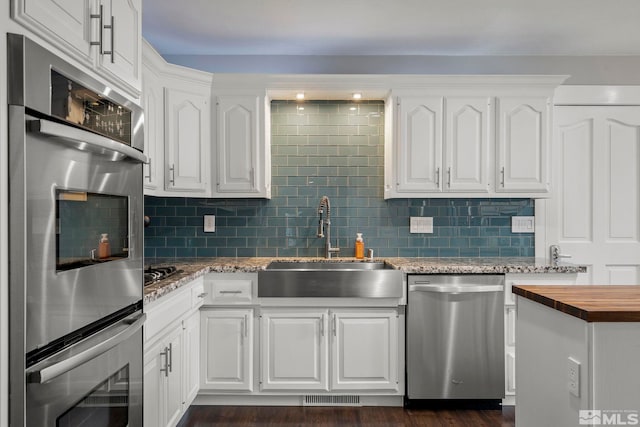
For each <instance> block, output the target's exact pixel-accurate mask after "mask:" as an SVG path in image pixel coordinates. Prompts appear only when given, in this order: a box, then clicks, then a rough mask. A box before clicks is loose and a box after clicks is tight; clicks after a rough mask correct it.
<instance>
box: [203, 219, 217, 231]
mask: <svg viewBox="0 0 640 427" xmlns="http://www.w3.org/2000/svg"><path fill="white" fill-rule="evenodd" d="M215 231H216V216H215V215H204V232H205V233H215Z"/></svg>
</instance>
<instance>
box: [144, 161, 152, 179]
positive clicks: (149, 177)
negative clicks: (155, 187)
mask: <svg viewBox="0 0 640 427" xmlns="http://www.w3.org/2000/svg"><path fill="white" fill-rule="evenodd" d="M147 165H148V166H149V175H145V178H146V179H148V180H149V182H151V157H149V161H148V162H147Z"/></svg>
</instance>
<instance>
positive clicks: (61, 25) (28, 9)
mask: <svg viewBox="0 0 640 427" xmlns="http://www.w3.org/2000/svg"><path fill="white" fill-rule="evenodd" d="M11 3H12V7H11V16H12V18H13V19H14V20H16V21H17V22H19V23H21V24H22V25H24V26H25V27H27V28H29V29H30V30H32V31H33V32H35V33H36V34H38V35H41V36H43V37H45V38H47V39H49V40H50V41H51V42H52V43H54V44H56V45H58V46H60V47H65V48H66V52H67V53H68V54H69V55H71V56H73V57H74V58H75V59H77V60H80V61H82V62H84V63H86V64H91V63H92V62H93V58H92V53H91V52H92V49H97V47H96V48H93V47H92V45H91V41H92V40H93V39H92V36H93V31H92V25H91V15H92V14H94V11H93V9H94V7H95V4H94V1H91V0H82V1H78V0H12V2H11ZM5 7H6V6H5ZM96 13H97V12H96ZM96 28H97V27H96Z"/></svg>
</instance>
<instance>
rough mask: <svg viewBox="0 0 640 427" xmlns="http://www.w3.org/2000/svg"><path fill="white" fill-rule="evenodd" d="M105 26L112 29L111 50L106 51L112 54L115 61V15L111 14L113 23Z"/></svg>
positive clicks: (112, 61) (107, 53)
mask: <svg viewBox="0 0 640 427" xmlns="http://www.w3.org/2000/svg"><path fill="white" fill-rule="evenodd" d="M105 28H109V29H111V50H110V51H108V52H105V54H106V55H111V63H112V64H113V63H115V62H116V61H115V58H114V54H115V51H116V49H115V46H114V44H115V42H116V41H115V35H114V34H115V32H116V18H115V16H113V15H111V25H105Z"/></svg>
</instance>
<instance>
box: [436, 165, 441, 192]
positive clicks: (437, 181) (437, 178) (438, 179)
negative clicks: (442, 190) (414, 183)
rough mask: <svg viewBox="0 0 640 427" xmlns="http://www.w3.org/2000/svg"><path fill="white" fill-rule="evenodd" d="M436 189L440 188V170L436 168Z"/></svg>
mask: <svg viewBox="0 0 640 427" xmlns="http://www.w3.org/2000/svg"><path fill="white" fill-rule="evenodd" d="M436 187H440V168H436Z"/></svg>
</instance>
